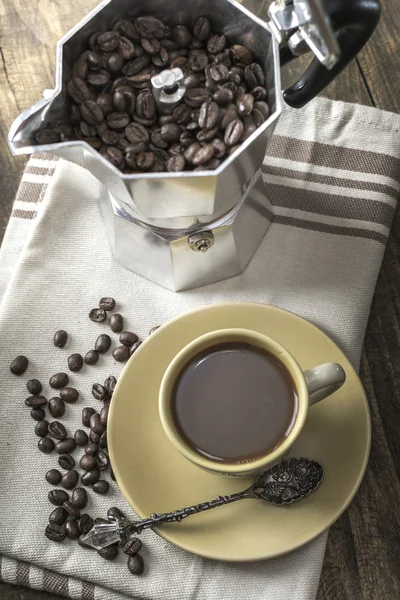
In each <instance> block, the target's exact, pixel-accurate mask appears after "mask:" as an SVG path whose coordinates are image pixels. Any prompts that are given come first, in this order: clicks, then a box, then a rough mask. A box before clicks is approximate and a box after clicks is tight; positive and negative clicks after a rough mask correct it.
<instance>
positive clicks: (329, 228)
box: [274, 215, 387, 246]
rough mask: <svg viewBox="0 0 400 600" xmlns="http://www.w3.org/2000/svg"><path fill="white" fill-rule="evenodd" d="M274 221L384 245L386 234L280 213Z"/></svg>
mask: <svg viewBox="0 0 400 600" xmlns="http://www.w3.org/2000/svg"><path fill="white" fill-rule="evenodd" d="M274 223H278V224H279V225H289V226H291V227H298V228H300V229H309V230H311V231H320V232H321V233H332V234H334V235H348V236H351V237H359V238H366V239H368V240H375V241H376V242H380V243H381V244H383V245H384V246H386V242H387V236H385V235H383V233H379V232H378V231H371V230H370V229H358V228H357V227H341V226H338V225H326V224H325V223H315V222H314V221H306V220H303V219H295V218H293V217H285V216H282V215H275V218H274Z"/></svg>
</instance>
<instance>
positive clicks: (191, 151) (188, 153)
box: [183, 142, 201, 163]
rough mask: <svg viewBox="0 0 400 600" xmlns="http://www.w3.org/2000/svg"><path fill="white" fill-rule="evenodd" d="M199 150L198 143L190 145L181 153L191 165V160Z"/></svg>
mask: <svg viewBox="0 0 400 600" xmlns="http://www.w3.org/2000/svg"><path fill="white" fill-rule="evenodd" d="M199 150H201V145H200V144H199V143H198V142H194V143H193V144H191V145H190V146H189V147H188V148H187V149H186V150H185V152H184V153H183V156H184V158H185V160H186V161H187V162H188V163H193V159H194V157H195V156H196V154H197V152H198V151H199Z"/></svg>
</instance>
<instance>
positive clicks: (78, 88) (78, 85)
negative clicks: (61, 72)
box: [67, 77, 92, 104]
mask: <svg viewBox="0 0 400 600" xmlns="http://www.w3.org/2000/svg"><path fill="white" fill-rule="evenodd" d="M67 92H68V94H69V95H70V96H71V98H72V100H73V101H74V102H76V103H77V104H82V102H85V100H90V99H91V98H92V93H91V92H90V90H89V88H88V86H87V85H86V83H85V82H84V81H83V79H80V78H79V77H73V78H72V79H71V80H70V81H68V83H67Z"/></svg>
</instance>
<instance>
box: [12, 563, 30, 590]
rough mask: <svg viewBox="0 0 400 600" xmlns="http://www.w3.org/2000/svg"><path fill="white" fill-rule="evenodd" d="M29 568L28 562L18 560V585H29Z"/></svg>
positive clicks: (16, 576)
mask: <svg viewBox="0 0 400 600" xmlns="http://www.w3.org/2000/svg"><path fill="white" fill-rule="evenodd" d="M29 569H30V565H29V564H28V563H26V562H22V561H18V562H17V569H16V573H15V582H16V583H17V585H25V586H28V587H29Z"/></svg>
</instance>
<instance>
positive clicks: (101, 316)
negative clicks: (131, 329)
mask: <svg viewBox="0 0 400 600" xmlns="http://www.w3.org/2000/svg"><path fill="white" fill-rule="evenodd" d="M89 319H90V320H91V321H94V322H95V323H101V322H102V321H105V320H106V319H107V313H106V311H105V310H104V309H103V308H92V310H91V311H90V313H89Z"/></svg>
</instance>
